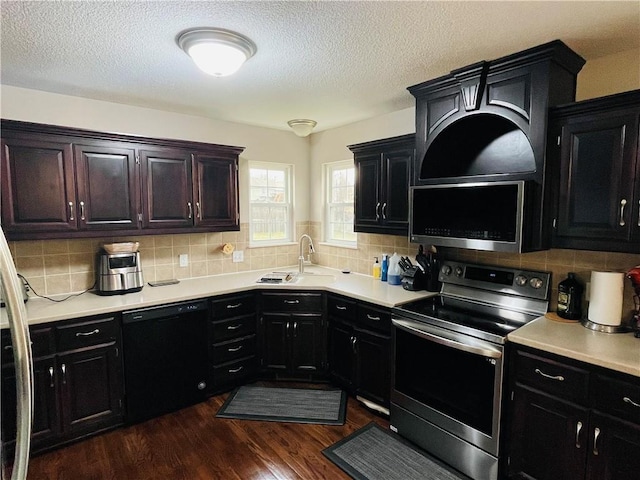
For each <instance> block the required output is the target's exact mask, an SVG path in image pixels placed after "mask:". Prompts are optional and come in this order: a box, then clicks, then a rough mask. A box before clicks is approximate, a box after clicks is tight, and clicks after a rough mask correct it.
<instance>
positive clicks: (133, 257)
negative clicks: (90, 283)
mask: <svg viewBox="0 0 640 480" xmlns="http://www.w3.org/2000/svg"><path fill="white" fill-rule="evenodd" d="M96 272H97V275H98V278H97V292H98V294H100V295H120V294H123V293H131V292H139V291H140V290H142V287H143V285H144V280H143V279H142V267H141V266H140V252H126V253H107V252H106V251H104V250H103V251H101V252H100V253H99V254H98V260H97V268H96Z"/></svg>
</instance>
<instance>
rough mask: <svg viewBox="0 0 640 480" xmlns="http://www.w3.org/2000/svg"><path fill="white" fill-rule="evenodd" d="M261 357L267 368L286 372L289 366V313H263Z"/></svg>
mask: <svg viewBox="0 0 640 480" xmlns="http://www.w3.org/2000/svg"><path fill="white" fill-rule="evenodd" d="M262 321H263V331H264V335H263V339H262V341H263V343H262V359H263V362H264V367H265V368H266V369H267V370H271V371H275V372H286V371H287V370H288V366H289V348H288V346H289V335H290V328H291V318H290V316H289V315H283V314H273V313H264V314H263V316H262Z"/></svg>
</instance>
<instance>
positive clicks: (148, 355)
mask: <svg viewBox="0 0 640 480" xmlns="http://www.w3.org/2000/svg"><path fill="white" fill-rule="evenodd" d="M122 341H123V351H124V366H125V367H124V374H125V401H126V420H127V423H136V422H140V421H142V420H146V419H148V418H152V417H155V416H158V415H160V414H163V413H167V412H171V411H174V410H178V409H180V408H182V407H186V406H188V405H193V404H194V403H197V402H200V401H202V400H204V399H205V389H206V379H207V301H206V300H198V301H193V302H184V303H175V304H170V305H162V306H160V307H151V308H144V309H140V310H130V311H127V312H124V313H123V315H122Z"/></svg>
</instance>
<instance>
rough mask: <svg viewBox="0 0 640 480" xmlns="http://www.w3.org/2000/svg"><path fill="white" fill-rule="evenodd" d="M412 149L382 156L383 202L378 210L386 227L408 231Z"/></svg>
mask: <svg viewBox="0 0 640 480" xmlns="http://www.w3.org/2000/svg"><path fill="white" fill-rule="evenodd" d="M412 163H413V149H410V150H400V151H394V152H389V153H385V154H383V156H382V165H383V169H384V179H383V181H382V185H383V188H384V189H385V192H384V200H383V203H382V207H381V209H380V214H381V216H382V222H383V223H384V224H385V225H387V226H388V227H393V228H404V229H408V225H409V182H410V180H411V179H410V176H409V175H410V171H411V164H412Z"/></svg>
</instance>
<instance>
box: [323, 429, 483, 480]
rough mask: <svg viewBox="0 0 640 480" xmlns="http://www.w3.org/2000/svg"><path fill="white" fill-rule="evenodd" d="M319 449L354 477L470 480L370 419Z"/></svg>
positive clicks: (369, 479) (371, 478)
mask: <svg viewBox="0 0 640 480" xmlns="http://www.w3.org/2000/svg"><path fill="white" fill-rule="evenodd" d="M322 453H323V454H324V455H325V456H326V457H327V458H328V459H329V460H331V461H332V462H333V463H335V464H336V465H337V466H338V467H340V468H341V469H342V470H344V471H345V472H346V473H347V474H349V475H350V476H351V477H352V478H355V479H356V480H470V479H469V477H467V476H465V475H463V474H461V473H459V472H456V471H455V470H453V469H452V468H451V467H448V466H446V465H445V464H443V463H442V462H440V461H438V460H436V459H435V458H433V457H430V456H428V455H427V454H425V453H423V452H421V451H419V450H418V449H417V448H416V447H414V446H413V445H411V444H410V443H409V442H408V441H406V440H405V439H403V438H402V437H400V436H399V435H397V434H395V433H392V432H391V431H389V430H385V429H383V428H382V427H380V426H378V425H377V424H375V423H373V422H372V423H370V424H368V425H366V426H364V427H362V428H361V429H360V430H357V431H356V432H354V433H352V434H351V435H349V436H348V437H346V438H343V439H342V440H340V441H339V442H337V443H334V444H333V445H331V446H330V447H328V448H325V449H324V450H323V451H322Z"/></svg>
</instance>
